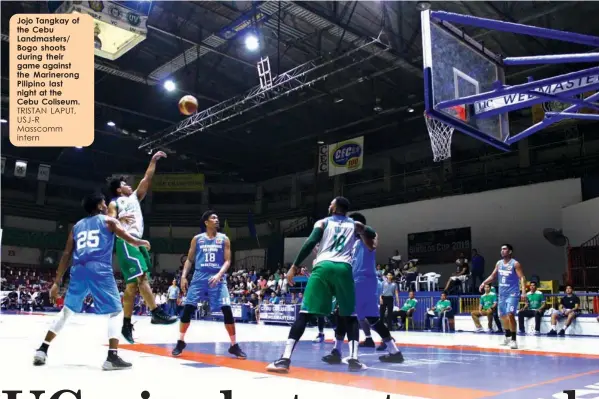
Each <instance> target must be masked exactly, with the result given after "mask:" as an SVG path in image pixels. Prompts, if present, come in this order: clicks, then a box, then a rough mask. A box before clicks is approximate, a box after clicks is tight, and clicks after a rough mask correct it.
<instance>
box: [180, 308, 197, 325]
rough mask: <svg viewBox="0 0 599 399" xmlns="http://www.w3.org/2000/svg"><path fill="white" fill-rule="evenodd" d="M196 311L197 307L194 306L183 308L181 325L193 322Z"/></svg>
mask: <svg viewBox="0 0 599 399" xmlns="http://www.w3.org/2000/svg"><path fill="white" fill-rule="evenodd" d="M195 311H196V307H195V306H193V305H185V307H184V308H183V314H182V315H181V323H189V322H191V315H192V314H193V312H195Z"/></svg>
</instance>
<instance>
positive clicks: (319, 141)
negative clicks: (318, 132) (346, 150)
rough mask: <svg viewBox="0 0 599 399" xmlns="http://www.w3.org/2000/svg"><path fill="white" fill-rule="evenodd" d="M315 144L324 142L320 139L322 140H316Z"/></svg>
mask: <svg viewBox="0 0 599 399" xmlns="http://www.w3.org/2000/svg"><path fill="white" fill-rule="evenodd" d="M316 144H324V141H322V140H318V141H317V142H316Z"/></svg>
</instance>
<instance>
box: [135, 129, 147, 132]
mask: <svg viewBox="0 0 599 399" xmlns="http://www.w3.org/2000/svg"><path fill="white" fill-rule="evenodd" d="M137 131H138V132H140V133H147V131H146V130H145V129H137Z"/></svg>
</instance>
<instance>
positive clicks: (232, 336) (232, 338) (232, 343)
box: [229, 335, 237, 346]
mask: <svg viewBox="0 0 599 399" xmlns="http://www.w3.org/2000/svg"><path fill="white" fill-rule="evenodd" d="M229 338H231V346H233V345H235V344H236V343H237V342H236V341H235V335H229Z"/></svg>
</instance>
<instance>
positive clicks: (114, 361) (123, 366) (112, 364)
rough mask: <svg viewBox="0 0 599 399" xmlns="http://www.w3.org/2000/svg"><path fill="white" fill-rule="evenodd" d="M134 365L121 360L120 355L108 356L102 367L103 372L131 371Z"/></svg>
mask: <svg viewBox="0 0 599 399" xmlns="http://www.w3.org/2000/svg"><path fill="white" fill-rule="evenodd" d="M132 366H133V365H132V364H131V363H128V362H126V361H124V360H123V359H121V358H120V357H119V356H118V355H114V356H108V358H107V359H106V361H105V362H104V364H103V365H102V370H106V371H112V370H127V369H130V368H131V367H132Z"/></svg>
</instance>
